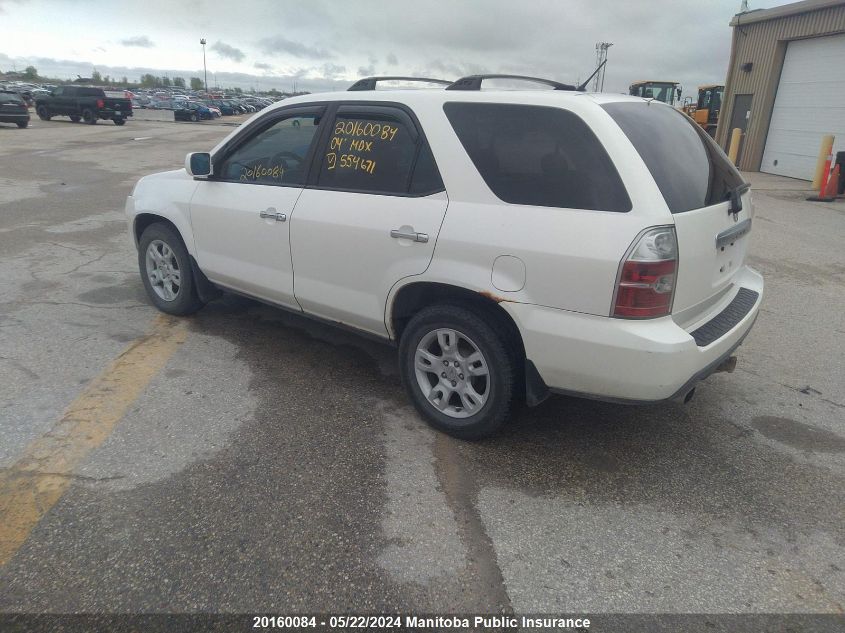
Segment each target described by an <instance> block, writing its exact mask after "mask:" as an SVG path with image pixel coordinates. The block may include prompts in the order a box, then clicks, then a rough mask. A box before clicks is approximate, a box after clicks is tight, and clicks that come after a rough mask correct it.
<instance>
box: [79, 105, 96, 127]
mask: <svg viewBox="0 0 845 633" xmlns="http://www.w3.org/2000/svg"><path fill="white" fill-rule="evenodd" d="M82 120H83V121H85V122H86V123H87V124H88V125H95V124H96V123H97V115H96V114H94V111H93V110H91V109H90V108H86V109H85V110H83V111H82Z"/></svg>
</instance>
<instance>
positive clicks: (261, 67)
mask: <svg viewBox="0 0 845 633" xmlns="http://www.w3.org/2000/svg"><path fill="white" fill-rule="evenodd" d="M253 66H254V67H255V68H257V69H258V70H272V69H273V67H272V66H271V65H270V64H265V63H264V62H255V63H254V64H253Z"/></svg>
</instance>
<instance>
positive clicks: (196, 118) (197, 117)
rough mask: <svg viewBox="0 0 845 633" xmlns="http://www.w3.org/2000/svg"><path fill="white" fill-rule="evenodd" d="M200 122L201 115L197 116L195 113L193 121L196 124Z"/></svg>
mask: <svg viewBox="0 0 845 633" xmlns="http://www.w3.org/2000/svg"><path fill="white" fill-rule="evenodd" d="M199 120H200V115H199V114H197V113H196V112H194V113H193V114H192V115H191V121H193V122H194V123H196V122H197V121H199Z"/></svg>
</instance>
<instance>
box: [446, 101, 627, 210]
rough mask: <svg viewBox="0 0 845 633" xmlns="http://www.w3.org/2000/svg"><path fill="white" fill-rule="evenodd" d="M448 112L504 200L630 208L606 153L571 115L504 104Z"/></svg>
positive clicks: (450, 106) (456, 106)
mask: <svg viewBox="0 0 845 633" xmlns="http://www.w3.org/2000/svg"><path fill="white" fill-rule="evenodd" d="M443 110H444V111H445V113H446V116H447V117H448V119H449V122H450V123H451V124H452V127H453V128H454V130H455V133H456V134H457V135H458V138H459V139H460V141H461V144H462V145H463V146H464V149H465V150H466V152H467V154H468V155H469V157H470V158H471V159H472V162H473V163H474V164H475V167H476V169H478V172H479V173H480V174H481V177H482V178H484V182H486V183H487V186H488V187H490V190H491V191H492V192H493V193H494V194H495V195H496V196H497V197H498V198H500V199H501V200H503V201H505V202H509V203H512V204H527V205H533V206H543V207H563V208H570V209H593V210H598V211H617V212H626V211H630V210H631V201H630V199H629V198H628V193H627V192H626V191H625V187H624V185H623V184H622V180H621V179H620V178H619V174H618V173H617V171H616V168H615V167H614V166H613V162H612V161H611V160H610V157H609V156H608V155H607V152H605V150H604V147H602V145H601V143H600V142H599V140H598V138H596V136H595V134H593V131H592V130H591V129H590V128H589V126H588V125H587V124H586V123H584V121H583V120H582V119H581V118H580V117H578V116H577V115H575V114H573V113H572V112H569V111H568V110H562V109H560V108H551V107H545V106H531V105H512V104H504V103H447V104H445V105H444V106H443Z"/></svg>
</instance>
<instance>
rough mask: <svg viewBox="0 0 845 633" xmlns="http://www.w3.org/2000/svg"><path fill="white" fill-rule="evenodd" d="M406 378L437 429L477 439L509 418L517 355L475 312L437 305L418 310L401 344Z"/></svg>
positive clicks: (407, 386)
mask: <svg viewBox="0 0 845 633" xmlns="http://www.w3.org/2000/svg"><path fill="white" fill-rule="evenodd" d="M399 368H400V374H401V377H402V383H403V384H404V386H405V389H406V390H407V392H408V395H409V396H410V398H411V401H412V402H413V403H414V406H415V407H416V409H417V410H418V411H419V412H420V413H421V414H422V416H423V417H424V418H425V419H426V421H427V422H428V423H429V424H431V426H433V427H434V428H436V429H438V430H441V431H443V432H445V433H448V434H449V435H453V436H455V437H458V438H461V439H466V440H477V439H482V438H484V437H488V436H490V435H492V434H493V433H495V432H496V431H497V430H498V429H499V428H500V427H501V426H502V424H503V423H504V422H505V420H506V419H507V417H508V413H509V411H510V406H511V402H512V400H513V393H514V359H513V357H512V355H511V354H510V353H509V352H508V348H507V345H506V341H504V340H503V339H502V335H501V334H499V333H498V332H497V331H496V330H495V329H493V328H492V327H491V326H490V325H488V324H487V322H486V320H485V319H482V318H481V316H479V315H478V314H476V313H475V312H473V311H471V310H469V309H466V308H463V307H459V306H453V305H436V306H431V307H429V308H425V309H423V310H421V311H420V312H418V313H417V315H416V316H414V318H413V319H411V321H410V322H409V323H408V325H407V327H406V328H405V331H404V332H403V334H402V340H401V343H400V346H399Z"/></svg>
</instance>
